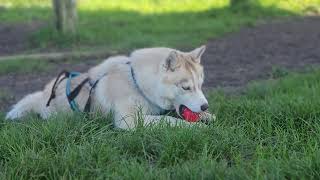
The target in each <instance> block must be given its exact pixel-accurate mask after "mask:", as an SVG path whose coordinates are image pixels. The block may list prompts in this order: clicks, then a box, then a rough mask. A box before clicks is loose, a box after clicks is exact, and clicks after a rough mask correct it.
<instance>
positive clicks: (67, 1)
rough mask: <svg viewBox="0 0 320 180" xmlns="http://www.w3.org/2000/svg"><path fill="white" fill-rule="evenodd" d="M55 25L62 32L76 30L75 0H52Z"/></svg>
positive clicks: (73, 31)
mask: <svg viewBox="0 0 320 180" xmlns="http://www.w3.org/2000/svg"><path fill="white" fill-rule="evenodd" d="M52 2H53V8H54V14H55V26H56V28H57V30H58V31H60V32H62V33H72V34H74V33H75V32H76V22H77V7H76V0H53V1H52Z"/></svg>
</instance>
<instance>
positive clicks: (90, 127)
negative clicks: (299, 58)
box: [0, 70, 320, 179]
mask: <svg viewBox="0 0 320 180" xmlns="http://www.w3.org/2000/svg"><path fill="white" fill-rule="evenodd" d="M319 92H320V71H319V70H317V71H313V72H311V73H307V74H292V73H289V75H286V76H285V77H283V78H280V79H279V80H269V81H268V82H259V83H254V84H252V85H250V86H249V87H248V90H247V91H246V93H245V94H244V95H241V96H236V95H234V96H226V95H224V94H223V93H221V92H215V93H211V94H210V95H209V103H210V107H211V111H213V112H214V113H216V115H217V120H216V122H215V123H214V124H212V125H210V126H208V127H197V126H195V127H190V128H182V127H167V126H166V125H160V126H155V127H150V128H138V129H137V130H136V131H129V132H126V131H117V130H113V129H112V127H111V126H110V125H109V124H110V121H111V119H110V118H103V117H101V116H97V117H95V118H92V119H86V118H85V117H83V116H75V117H72V116H71V117H69V116H67V117H57V118H53V119H51V120H49V121H42V120H38V119H36V118H34V117H30V118H29V120H27V121H25V122H14V123H12V122H4V121H3V122H2V123H1V125H0V137H1V138H0V179H14V178H16V177H19V178H23V179H30V178H38V179H40V178H41V179H58V178H61V177H63V178H70V179H88V178H90V179H92V178H100V179H106V178H112V179H168V178H171V179H214V178H217V179H312V178H314V179H319V178H320V148H319V142H320V122H319V119H320V100H319ZM0 121H1V120H0Z"/></svg>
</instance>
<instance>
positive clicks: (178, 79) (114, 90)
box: [6, 46, 212, 129]
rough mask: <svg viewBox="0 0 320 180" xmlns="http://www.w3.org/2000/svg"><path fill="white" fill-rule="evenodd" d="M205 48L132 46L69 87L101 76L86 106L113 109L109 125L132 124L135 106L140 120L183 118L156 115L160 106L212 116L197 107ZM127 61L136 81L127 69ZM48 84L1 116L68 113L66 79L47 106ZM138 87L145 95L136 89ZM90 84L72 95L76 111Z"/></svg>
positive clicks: (201, 99) (201, 97)
mask: <svg viewBox="0 0 320 180" xmlns="http://www.w3.org/2000/svg"><path fill="white" fill-rule="evenodd" d="M204 50H205V47H204V46H202V47H200V48H197V49H195V50H193V51H191V52H181V51H178V50H175V49H170V48H147V49H140V50H136V51H134V52H133V53H131V55H130V56H114V57H110V58H108V59H107V60H105V61H104V62H103V63H101V64H100V65H98V66H96V67H93V68H92V69H90V70H89V71H88V72H87V73H83V74H82V75H81V76H78V77H76V78H75V79H72V84H71V86H72V87H73V88H74V87H75V86H77V85H78V84H79V83H80V82H81V81H82V80H83V79H84V78H86V77H89V78H90V79H91V80H92V81H95V80H97V79H99V78H101V79H100V81H99V83H98V84H97V86H96V87H95V89H94V91H93V94H92V103H91V111H93V112H97V111H101V112H103V113H105V114H107V113H109V112H110V111H112V112H113V114H114V126H115V127H117V128H121V129H133V128H135V127H136V125H137V124H136V120H135V116H134V115H135V114H136V112H137V110H140V111H142V114H143V115H144V125H149V124H154V123H158V122H160V120H161V119H165V120H167V121H168V122H169V123H171V124H177V123H181V122H183V123H185V121H183V120H181V119H177V118H174V117H171V116H160V113H161V109H160V108H159V107H161V108H162V109H167V110H176V112H177V113H178V114H179V113H180V112H179V107H180V106H181V105H184V106H186V107H188V108H189V109H191V110H192V111H194V112H202V113H203V114H205V115H206V116H203V117H206V119H207V120H208V119H209V120H211V119H212V118H211V115H210V114H208V113H207V112H203V110H204V109H203V108H201V106H202V107H203V105H207V103H208V102H207V99H206V98H205V96H204V94H203V92H202V90H201V86H202V83H203V79H204V74H203V67H202V66H201V65H200V59H201V56H202V54H203V52H204ZM128 62H130V65H129V64H128ZM131 66H132V68H133V70H134V75H135V79H136V84H135V83H134V81H133V77H132V74H131ZM105 74H106V75H105ZM53 83H54V80H52V81H51V82H50V83H49V84H48V85H46V87H45V89H44V90H43V91H39V92H36V93H33V94H30V95H27V96H26V97H24V98H23V99H22V100H21V101H19V102H18V103H17V104H16V105H14V107H13V109H12V110H11V111H10V112H8V114H7V116H6V118H7V119H18V118H21V117H23V116H25V115H26V114H28V113H29V112H35V113H38V114H40V116H41V117H42V118H44V119H46V118H48V117H50V116H51V115H54V114H57V113H58V112H72V110H71V108H70V106H69V103H68V101H67V97H66V93H65V88H66V80H63V81H62V82H61V83H60V84H59V85H58V88H57V90H56V97H55V98H54V99H52V102H51V103H50V106H48V107H46V103H47V101H48V99H49V96H50V94H51V89H52V86H53ZM137 86H138V87H139V88H140V89H141V91H142V92H143V94H144V95H142V94H141V92H139V91H138V90H137ZM89 89H90V86H89V85H85V87H84V88H83V89H82V90H81V92H80V94H79V95H78V96H77V98H76V99H75V100H76V102H77V104H78V105H79V108H80V109H81V110H83V109H84V106H85V103H86V100H87V98H88V96H89ZM145 97H147V98H148V99H149V100H151V101H152V103H150V101H148V100H147V99H146V98H145ZM140 107H141V109H140ZM205 109H206V108H205Z"/></svg>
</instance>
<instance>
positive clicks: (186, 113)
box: [182, 107, 200, 122]
mask: <svg viewBox="0 0 320 180" xmlns="http://www.w3.org/2000/svg"><path fill="white" fill-rule="evenodd" d="M182 117H183V118H184V119H185V120H186V121H188V122H198V121H199V120H200V113H195V112H192V111H191V110H190V109H189V108H187V107H186V108H184V109H183V110H182Z"/></svg>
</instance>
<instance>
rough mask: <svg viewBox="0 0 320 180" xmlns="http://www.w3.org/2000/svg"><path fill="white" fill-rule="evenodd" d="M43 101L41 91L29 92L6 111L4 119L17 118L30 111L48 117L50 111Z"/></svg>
mask: <svg viewBox="0 0 320 180" xmlns="http://www.w3.org/2000/svg"><path fill="white" fill-rule="evenodd" d="M45 101H46V99H45V98H44V96H43V92H42V91H39V92H35V93H33V94H29V95H27V96H26V97H24V98H23V99H22V100H20V101H19V102H18V103H17V104H15V105H14V106H13V108H12V110H11V111H9V112H8V113H7V115H6V119H11V120H13V119H19V118H22V117H24V116H25V115H27V114H28V113H31V112H34V113H37V114H40V116H41V117H42V118H48V116H49V114H50V111H49V109H48V108H47V107H46V105H45V104H46V103H45Z"/></svg>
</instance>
